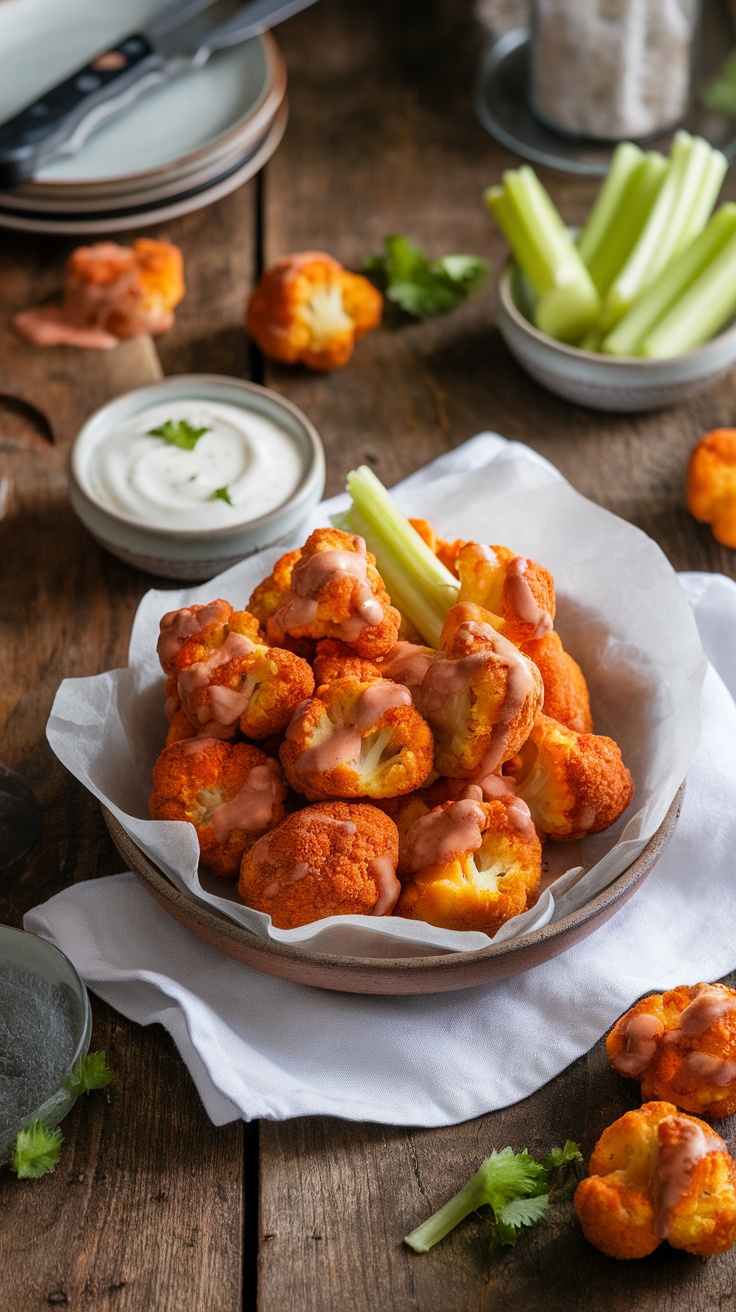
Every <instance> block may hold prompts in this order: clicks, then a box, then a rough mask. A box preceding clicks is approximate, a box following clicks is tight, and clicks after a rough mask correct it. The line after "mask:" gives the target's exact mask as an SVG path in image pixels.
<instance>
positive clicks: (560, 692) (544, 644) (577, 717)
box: [521, 631, 593, 733]
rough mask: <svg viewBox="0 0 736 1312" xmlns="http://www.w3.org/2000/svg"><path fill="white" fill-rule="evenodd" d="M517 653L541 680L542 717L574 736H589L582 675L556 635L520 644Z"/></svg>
mask: <svg viewBox="0 0 736 1312" xmlns="http://www.w3.org/2000/svg"><path fill="white" fill-rule="evenodd" d="M521 650H522V651H523V653H524V655H525V656H528V657H529V659H530V660H532V661H534V664H535V665H536V667H537V669H538V670H539V673H540V674H541V676H542V683H543V684H544V704H543V706H542V710H543V711H544V714H545V715H548V716H549V717H550V719H552V720H559V722H560V724H564V725H566V726H567V728H568V729H574V730H575V732H576V733H592V732H593V716H592V715H591V713H590V695H589V693H588V685H587V683H586V682H585V675H584V674H583V671H582V670H581V668H580V666H579V665H578V663H577V661H574V660H573V658H572V656H570V654H569V653H568V652H566V651H565V649H564V647H563V645H562V641H561V639H560V635H559V633H555V632H554V631H553V632H552V633H547V634H545V636H544V637H543V638H532V639H531V640H530V641H529V642H522V644H521Z"/></svg>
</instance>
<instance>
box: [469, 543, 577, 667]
mask: <svg viewBox="0 0 736 1312" xmlns="http://www.w3.org/2000/svg"><path fill="white" fill-rule="evenodd" d="M455 568H456V572H457V576H458V578H459V579H460V596H459V598H458V600H459V601H461V602H463V601H468V602H472V603H473V604H474V605H476V606H483V608H484V609H485V610H487V611H490V612H491V614H493V615H497V616H498V617H499V618H500V619H501V620H502V621H503V624H502V626H501V632H502V633H503V634H504V637H506V638H509V639H510V640H511V642H515V643H517V644H519V645H521V643H523V642H529V641H530V640H531V639H532V638H542V637H544V635H545V634H546V633H550V632H551V629H552V623H553V621H554V617H555V586H554V579H553V578H552V575H551V574H550V572H549V570H546V569H544V567H543V566H542V565H537V564H536V562H535V561H533V560H529V559H528V558H527V557H526V556H517V555H515V554H514V552H513V551H511V550H510V549H509V548H508V547H495V546H494V547H486V546H483V545H482V543H480V542H465V543H464V544H463V546H462V547H461V548H460V550H459V551H458V553H457V557H456V561H455Z"/></svg>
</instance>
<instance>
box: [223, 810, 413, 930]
mask: <svg viewBox="0 0 736 1312" xmlns="http://www.w3.org/2000/svg"><path fill="white" fill-rule="evenodd" d="M398 854H399V839H398V834H397V832H396V826H395V825H394V823H393V821H392V820H389V818H388V816H386V815H384V814H383V812H382V811H379V810H378V807H375V806H371V805H370V804H368V803H365V802H353V803H349V802H321V803H318V805H316V806H307V807H304V809H303V810H301V811H296V812H295V813H294V815H290V816H289V817H288V819H286V820H285V821H284V822H283V824H281V825H279V826H278V828H277V829H274V830H272V832H271V833H270V834H267V835H266V837H265V838H262V839H260V840H259V841H258V842H257V843H256V844H255V846H254V847H251V848H250V849H249V851H247V852H246V853H245V855H244V857H243V862H242V865H241V868H240V881H239V883H238V891H239V893H240V896H241V897H242V899H243V901H244V902H246V903H247V905H248V906H249V907H253V908H254V909H255V910H256V911H264V912H266V913H267V914H268V915H270V917H271V920H272V922H273V924H274V925H275V926H276V927H277V929H294V928H295V927H296V926H297V925H308V924H310V923H311V922H312V921H313V920H321V919H322V918H323V917H325V916H349V915H368V916H388V915H390V914H391V911H392V909H393V907H394V904H395V902H396V899H397V897H398V895H399V891H400V887H401V886H400V884H399V881H398V879H397V878H396V862H397V859H398Z"/></svg>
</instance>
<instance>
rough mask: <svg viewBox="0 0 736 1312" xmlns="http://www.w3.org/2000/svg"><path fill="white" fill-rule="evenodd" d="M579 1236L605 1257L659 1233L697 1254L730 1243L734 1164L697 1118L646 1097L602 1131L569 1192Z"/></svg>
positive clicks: (733, 1237) (632, 1253)
mask: <svg viewBox="0 0 736 1312" xmlns="http://www.w3.org/2000/svg"><path fill="white" fill-rule="evenodd" d="M575 1210H576V1211H577V1214H578V1217H579V1218H580V1224H581V1225H582V1227H583V1234H584V1235H585V1238H586V1239H587V1240H588V1241H589V1242H590V1243H591V1244H593V1245H594V1246H595V1247H596V1248H599V1249H600V1250H601V1252H602V1253H606V1254H607V1255H608V1256H609V1257H619V1258H634V1257H646V1256H647V1254H649V1253H653V1252H654V1250H655V1248H658V1247H659V1245H660V1244H661V1243H662V1241H663V1240H664V1239H666V1240H668V1242H669V1243H670V1244H671V1245H672V1247H673V1248H684V1249H685V1251H686V1252H688V1253H695V1254H696V1255H697V1256H699V1257H709V1256H711V1255H713V1254H715V1253H725V1252H726V1250H727V1249H729V1248H731V1246H732V1245H733V1244H734V1242H736V1163H734V1162H733V1160H732V1159H731V1157H730V1155H729V1152H728V1149H727V1147H726V1145H725V1143H724V1142H723V1140H722V1139H721V1138H720V1136H719V1135H717V1134H716V1133H715V1131H714V1130H712V1129H711V1127H710V1126H709V1125H706V1123H705V1121H700V1120H697V1119H696V1117H694V1116H686V1115H685V1114H684V1113H681V1112H678V1110H677V1108H676V1107H675V1106H673V1104H672V1103H669V1102H647V1103H644V1106H643V1107H641V1108H640V1109H639V1111H634V1112H627V1113H626V1115H625V1116H621V1117H620V1118H619V1120H617V1121H614V1122H613V1125H609V1126H608V1129H606V1130H604V1131H603V1134H602V1135H601V1137H600V1139H599V1140H598V1143H597V1144H596V1146H595V1148H594V1150H593V1155H592V1157H591V1159H590V1174H589V1176H588V1178H587V1179H585V1180H581V1181H580V1184H579V1185H578V1187H577V1190H576V1192H575Z"/></svg>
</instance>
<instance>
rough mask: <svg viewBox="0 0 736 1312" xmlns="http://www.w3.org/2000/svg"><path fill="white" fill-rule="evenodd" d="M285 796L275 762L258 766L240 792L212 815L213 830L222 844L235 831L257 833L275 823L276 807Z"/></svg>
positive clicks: (217, 808)
mask: <svg viewBox="0 0 736 1312" xmlns="http://www.w3.org/2000/svg"><path fill="white" fill-rule="evenodd" d="M285 793H286V789H285V787H284V784H283V782H282V780H281V778H280V775H279V768H278V766H277V764H276V762H275V761H271V760H269V761H264V762H263V764H262V765H254V766H253V769H252V770H251V771H250V772H249V774H248V777H247V779H246V781H245V783H244V784H243V787H242V788H241V789H240V792H238V793H236V794H235V796H234V797H233V798H231V799H230V801H229V802H222V803H221V804H220V805H219V806H218V807H215V810H214V811H213V812H212V831H213V833H214V835H215V838H216V839H217V841H218V843H222V842H224V841H225V840H226V839H227V838H228V836H229V834H231V833H232V831H233V829H244V830H246V832H247V833H255V832H257V830H259V829H266V828H267V827H268V825H270V824H273V821H274V816H275V812H276V808H277V807H278V805H279V803H280V802H282V801H283V799H284V795H285Z"/></svg>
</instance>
